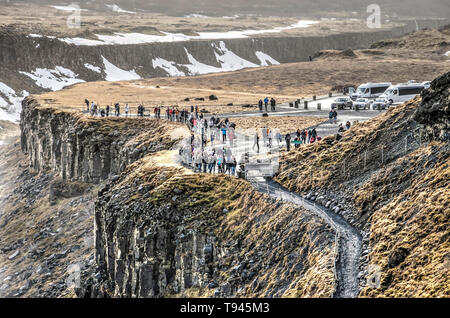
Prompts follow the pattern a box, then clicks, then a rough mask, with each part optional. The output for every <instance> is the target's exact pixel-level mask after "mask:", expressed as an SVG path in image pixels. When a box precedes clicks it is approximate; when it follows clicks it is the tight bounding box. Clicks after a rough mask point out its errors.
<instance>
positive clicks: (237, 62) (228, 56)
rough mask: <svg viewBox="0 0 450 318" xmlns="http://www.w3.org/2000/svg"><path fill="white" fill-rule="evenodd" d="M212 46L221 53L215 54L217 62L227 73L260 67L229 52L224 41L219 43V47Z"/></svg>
mask: <svg viewBox="0 0 450 318" xmlns="http://www.w3.org/2000/svg"><path fill="white" fill-rule="evenodd" d="M212 45H213V47H214V48H215V49H216V50H217V51H219V53H217V52H214V54H215V55H216V59H217V61H218V62H219V63H220V64H221V65H222V69H223V71H225V72H227V71H237V70H240V69H243V68H247V67H258V66H259V65H256V64H254V63H252V62H250V61H247V60H245V59H243V58H241V57H239V56H237V55H236V54H234V53H233V52H232V51H230V50H228V49H227V48H226V46H225V43H224V42H223V41H220V42H219V46H217V45H216V44H215V43H213V44H212Z"/></svg>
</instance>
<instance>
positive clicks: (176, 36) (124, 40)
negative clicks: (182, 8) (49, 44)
mask: <svg viewBox="0 0 450 318" xmlns="http://www.w3.org/2000/svg"><path fill="white" fill-rule="evenodd" d="M316 23H319V21H310V20H305V21H299V22H297V23H295V24H292V25H290V26H287V27H278V28H274V29H269V30H243V31H227V32H198V35H185V34H182V33H168V32H162V33H163V34H164V35H149V34H142V33H115V34H114V35H100V34H96V35H95V36H96V37H97V38H98V39H99V40H98V41H97V40H89V39H83V38H62V39H60V40H61V41H63V42H66V43H69V44H75V45H89V46H95V45H114V44H145V43H155V42H180V41H190V40H222V39H243V38H248V37H249V36H252V35H258V34H264V33H280V32H282V31H285V30H291V29H297V28H307V27H310V26H311V25H314V24H316Z"/></svg>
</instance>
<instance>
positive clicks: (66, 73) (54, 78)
mask: <svg viewBox="0 0 450 318" xmlns="http://www.w3.org/2000/svg"><path fill="white" fill-rule="evenodd" d="M19 73H21V74H24V75H26V76H28V77H29V78H31V79H32V80H34V81H35V83H36V85H37V86H40V87H42V88H48V89H50V90H52V91H57V90H60V89H62V88H64V87H66V86H69V85H72V84H76V83H81V82H84V80H82V79H78V78H76V77H77V76H78V75H77V74H75V73H74V72H72V71H71V70H69V69H67V68H64V67H62V66H56V67H55V69H53V70H51V69H46V68H37V69H36V70H35V71H33V72H31V73H27V72H19Z"/></svg>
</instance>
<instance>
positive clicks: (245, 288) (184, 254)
mask: <svg viewBox="0 0 450 318" xmlns="http://www.w3.org/2000/svg"><path fill="white" fill-rule="evenodd" d="M151 160H152V159H151V156H150V157H146V158H144V159H142V160H140V161H138V162H136V163H135V164H133V165H132V166H131V167H130V168H129V169H128V170H127V171H126V172H124V173H123V174H122V175H121V177H120V179H119V180H117V181H116V182H112V183H108V184H106V185H105V186H104V187H103V188H102V189H101V190H100V191H99V198H98V200H97V203H96V214H95V229H96V230H95V233H96V241H95V246H96V255H95V258H96V262H97V265H98V269H97V273H96V274H95V275H93V278H91V279H90V280H87V287H85V289H83V290H81V291H79V294H80V295H83V296H86V293H87V295H88V296H114V297H169V296H170V297H174V296H175V297H177V296H188V297H189V296H197V297H209V296H213V297H230V296H241V297H308V296H309V297H331V296H332V295H333V293H334V290H335V288H336V285H335V274H334V273H335V271H334V262H335V257H336V254H335V246H334V244H335V233H334V232H333V230H332V228H331V227H330V226H328V225H327V224H325V223H324V221H323V220H321V219H320V218H318V217H317V216H314V215H312V214H311V213H309V212H307V211H305V210H302V209H298V208H295V207H293V206H291V205H289V204H284V203H283V202H280V201H272V200H270V199H269V198H268V197H267V196H266V195H262V194H260V193H257V192H255V190H253V189H252V187H251V185H250V184H249V183H247V182H245V181H242V180H238V179H235V178H230V177H226V176H220V175H198V174H192V173H188V174H186V172H185V171H183V169H176V168H169V167H166V168H162V167H160V168H154V167H153V165H152V164H149V163H148V161H150V162H151Z"/></svg>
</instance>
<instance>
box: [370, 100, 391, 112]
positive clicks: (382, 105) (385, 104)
mask: <svg viewBox="0 0 450 318" xmlns="http://www.w3.org/2000/svg"><path fill="white" fill-rule="evenodd" d="M390 105H391V103H389V101H388V100H387V99H386V98H377V99H376V100H375V101H374V102H373V103H372V109H388V108H389V106H390Z"/></svg>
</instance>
